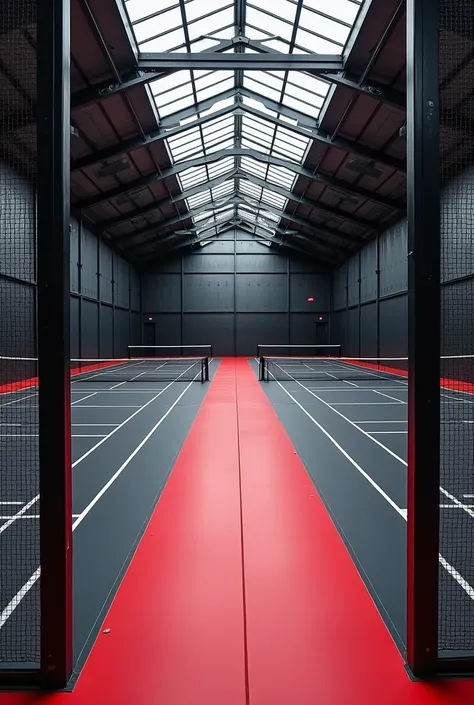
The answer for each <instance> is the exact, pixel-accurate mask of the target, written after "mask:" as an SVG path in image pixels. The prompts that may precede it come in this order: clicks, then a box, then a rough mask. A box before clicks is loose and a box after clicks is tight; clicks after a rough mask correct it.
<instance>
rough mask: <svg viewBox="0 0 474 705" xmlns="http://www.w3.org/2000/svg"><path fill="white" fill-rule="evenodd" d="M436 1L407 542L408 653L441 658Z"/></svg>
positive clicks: (420, 154)
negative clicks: (439, 609)
mask: <svg viewBox="0 0 474 705" xmlns="http://www.w3.org/2000/svg"><path fill="white" fill-rule="evenodd" d="M438 24H439V3H438V0H408V2H407V108H408V110H407V178H408V183H407V188H408V250H409V256H408V302H409V328H408V331H409V340H408V348H409V365H408V368H409V382H408V542H407V561H408V563H407V657H408V665H409V667H410V668H411V670H412V672H413V673H414V674H415V675H416V676H420V677H427V676H430V675H432V674H433V673H435V672H436V669H437V660H438V589H439V580H438V572H439V557H438V556H439V480H440V477H439V476H440V450H439V436H440V398H439V397H440V213H439V211H440V157H439V76H438V62H439V59H438Z"/></svg>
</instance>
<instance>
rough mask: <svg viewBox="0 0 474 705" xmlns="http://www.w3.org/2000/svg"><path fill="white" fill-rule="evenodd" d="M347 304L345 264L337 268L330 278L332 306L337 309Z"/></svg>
mask: <svg viewBox="0 0 474 705" xmlns="http://www.w3.org/2000/svg"><path fill="white" fill-rule="evenodd" d="M346 306H347V264H346V263H344V264H343V265H341V266H340V267H339V269H337V270H336V271H335V272H334V274H333V278H332V307H333V310H334V311H339V310H340V309H342V308H346Z"/></svg>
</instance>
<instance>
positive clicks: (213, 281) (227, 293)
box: [145, 274, 234, 313]
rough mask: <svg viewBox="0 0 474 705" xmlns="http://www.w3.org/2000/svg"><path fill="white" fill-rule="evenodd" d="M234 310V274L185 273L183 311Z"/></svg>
mask: <svg viewBox="0 0 474 705" xmlns="http://www.w3.org/2000/svg"><path fill="white" fill-rule="evenodd" d="M145 308H146V307H145ZM233 310H234V276H233V274H186V275H184V277H183V311H184V312H185V313H221V312H222V313H223V312H232V311H233Z"/></svg>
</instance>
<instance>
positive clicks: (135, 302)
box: [130, 267, 140, 311]
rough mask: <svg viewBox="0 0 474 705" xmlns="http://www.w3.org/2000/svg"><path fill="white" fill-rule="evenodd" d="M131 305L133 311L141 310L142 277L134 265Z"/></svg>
mask: <svg viewBox="0 0 474 705" xmlns="http://www.w3.org/2000/svg"><path fill="white" fill-rule="evenodd" d="M130 306H131V309H132V311H140V277H139V275H138V272H137V271H136V270H135V269H134V268H133V267H130Z"/></svg>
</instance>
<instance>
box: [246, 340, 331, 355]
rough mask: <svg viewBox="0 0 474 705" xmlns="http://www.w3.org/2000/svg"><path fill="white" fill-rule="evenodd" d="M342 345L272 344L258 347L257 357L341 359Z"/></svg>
mask: <svg viewBox="0 0 474 705" xmlns="http://www.w3.org/2000/svg"><path fill="white" fill-rule="evenodd" d="M341 351H342V346H341V345H332V344H331V345H295V344H291V345H285V344H279V345H277V344H275V343H271V344H269V345H264V344H263V343H260V344H259V345H257V357H262V355H268V356H270V357H276V356H280V355H284V356H286V357H340V356H341Z"/></svg>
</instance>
